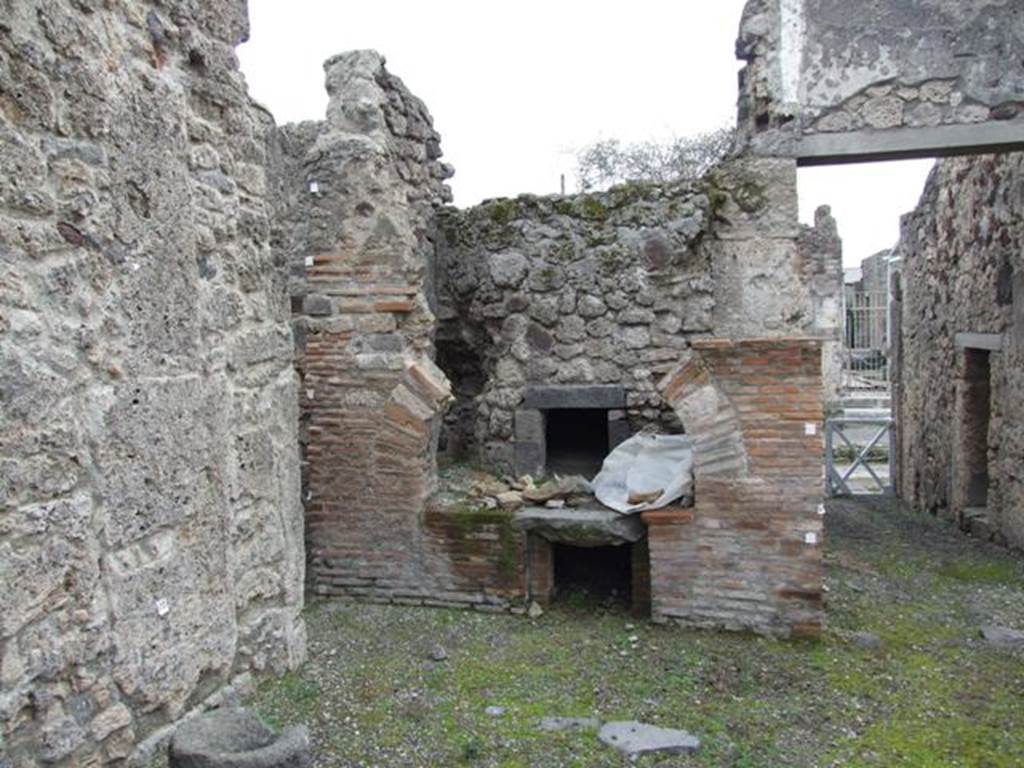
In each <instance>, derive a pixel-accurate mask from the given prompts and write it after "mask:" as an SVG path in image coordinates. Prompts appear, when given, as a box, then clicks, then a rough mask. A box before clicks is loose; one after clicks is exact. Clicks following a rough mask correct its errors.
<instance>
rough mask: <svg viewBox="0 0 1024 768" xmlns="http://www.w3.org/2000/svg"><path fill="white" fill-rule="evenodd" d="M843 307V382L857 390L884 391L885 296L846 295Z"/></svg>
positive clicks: (886, 370) (874, 293)
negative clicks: (855, 386) (844, 378)
mask: <svg viewBox="0 0 1024 768" xmlns="http://www.w3.org/2000/svg"><path fill="white" fill-rule="evenodd" d="M844 304H845V307H844V312H843V347H844V349H843V367H844V369H845V370H846V373H847V379H849V380H851V381H853V382H856V383H857V384H858V385H859V386H860V387H871V386H883V387H884V386H885V384H886V382H887V381H888V380H889V360H888V356H887V350H888V346H889V332H888V312H889V295H888V293H886V292H884V291H856V292H852V291H848V292H847V294H846V295H845V296H844Z"/></svg>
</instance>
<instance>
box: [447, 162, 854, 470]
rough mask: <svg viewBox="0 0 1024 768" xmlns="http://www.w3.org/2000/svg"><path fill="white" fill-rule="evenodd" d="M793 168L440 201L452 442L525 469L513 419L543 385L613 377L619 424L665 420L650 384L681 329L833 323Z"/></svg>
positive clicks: (681, 348) (702, 331)
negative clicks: (588, 190) (799, 212)
mask: <svg viewBox="0 0 1024 768" xmlns="http://www.w3.org/2000/svg"><path fill="white" fill-rule="evenodd" d="M794 182H795V179H794V176H793V167H792V164H791V163H787V162H784V161H759V162H749V161H736V162H733V163H729V164H727V165H725V166H722V167H721V168H719V169H717V170H716V171H714V172H713V173H712V174H711V175H709V176H708V177H707V178H705V179H701V180H699V181H693V182H681V183H677V184H669V185H657V184H628V185H624V186H620V187H616V188H613V189H611V190H609V191H608V192H601V193H593V194H583V195H576V196H568V197H535V196H529V195H524V196H521V197H519V198H516V199H502V200H493V201H488V202H485V203H483V204H481V205H479V206H477V207H474V208H471V209H468V210H455V209H446V210H445V211H444V212H443V215H442V217H441V220H440V224H439V227H440V230H441V235H442V237H441V239H440V241H439V243H440V248H439V252H438V259H437V269H436V272H437V275H436V278H435V283H436V286H437V296H438V298H437V302H438V318H439V323H440V326H439V334H438V354H439V358H438V359H439V363H440V364H441V366H442V367H444V368H445V369H446V371H447V372H448V374H449V378H451V379H452V381H453V385H454V388H455V391H456V395H457V396H458V402H457V404H456V406H455V408H454V409H453V411H452V412H451V414H450V415H449V420H448V426H449V435H448V437H449V440H450V441H451V442H452V443H453V445H454V447H455V448H459V449H463V452H464V453H465V454H466V455H467V458H470V459H472V460H475V461H479V462H481V463H483V464H484V465H486V466H488V467H490V468H492V469H493V470H495V471H498V472H506V473H511V472H513V471H520V470H523V469H524V468H527V467H526V466H525V465H524V464H523V463H522V462H521V461H518V460H517V459H516V444H517V442H518V441H521V440H522V439H523V435H522V434H520V435H518V436H517V419H518V420H519V421H522V420H523V418H524V416H523V411H522V408H523V407H524V406H523V403H524V400H527V401H528V400H529V399H530V398H529V397H528V396H527V393H528V391H529V390H530V389H531V388H532V387H540V386H546V385H551V384H554V385H616V386H619V387H622V389H623V390H624V392H625V407H624V409H623V410H624V412H625V413H624V417H625V420H626V421H627V422H628V432H627V434H628V433H629V432H637V431H640V430H641V429H644V428H647V427H653V428H655V429H659V430H663V431H679V430H680V429H681V427H682V426H684V425H680V424H679V421H678V419H677V418H676V416H675V413H674V412H673V410H672V409H671V407H670V406H669V405H668V404H667V403H665V401H664V400H663V398H662V397H661V395H660V394H659V392H658V390H657V383H658V381H659V380H660V379H661V378H662V377H663V376H664V375H665V374H666V373H667V372H668V371H670V370H672V369H673V368H674V367H675V366H676V364H677V363H678V362H679V360H680V358H681V357H682V356H683V354H684V352H685V351H686V350H687V349H688V348H689V345H690V339H692V338H695V337H703V336H712V335H717V336H730V335H731V336H738V337H743V336H776V337H777V336H784V335H805V334H810V333H812V332H813V333H815V334H819V335H820V334H825V333H827V334H829V335H831V336H834V335H835V325H836V321H837V318H838V290H839V282H838V279H835V280H832V279H831V278H833V277H835V275H833V274H832V272H833V271H834V270H833V269H832V267H833V266H834V264H833V263H832V262H833V261H834V257H835V255H836V254H837V253H838V238H837V237H836V236H835V231H834V230H835V227H834V222H833V223H832V224H831V230H829V226H830V225H829V221H830V220H828V219H827V216H825V217H824V218H822V219H821V221H820V222H819V228H818V229H811V228H804V229H801V228H799V227H798V225H797V224H796V214H795V210H794V208H793V201H795V197H796V193H795V186H794ZM830 289H831V293H830V294H829V296H830V299H831V303H830V304H828V303H827V302H826V301H825V299H824V298H823V297H824V296H825V295H826V293H829V290H830ZM833 315H834V316H833ZM521 431H522V428H521V424H520V432H521Z"/></svg>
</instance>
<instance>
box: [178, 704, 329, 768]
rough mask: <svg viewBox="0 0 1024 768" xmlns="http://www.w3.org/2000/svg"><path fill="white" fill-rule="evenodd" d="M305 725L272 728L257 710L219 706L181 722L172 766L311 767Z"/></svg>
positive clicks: (207, 767)
mask: <svg viewBox="0 0 1024 768" xmlns="http://www.w3.org/2000/svg"><path fill="white" fill-rule="evenodd" d="M311 763H312V759H311V756H310V751H309V732H308V731H307V730H306V728H305V727H303V726H299V727H297V728H289V729H287V730H285V731H283V732H281V733H280V734H276V733H274V732H273V731H271V730H270V729H269V728H268V727H267V726H266V725H265V724H264V723H263V721H262V720H260V718H259V717H258V716H257V715H256V713H255V712H253V711H252V710H249V709H242V708H227V709H216V710H213V711H212V712H207V713H205V714H203V715H199V716H198V717H194V718H192V719H191V720H188V721H186V722H184V723H182V724H181V725H180V726H179V727H178V730H177V731H176V732H175V734H174V738H173V739H172V740H171V748H170V766H171V768H308V766H309V765H311Z"/></svg>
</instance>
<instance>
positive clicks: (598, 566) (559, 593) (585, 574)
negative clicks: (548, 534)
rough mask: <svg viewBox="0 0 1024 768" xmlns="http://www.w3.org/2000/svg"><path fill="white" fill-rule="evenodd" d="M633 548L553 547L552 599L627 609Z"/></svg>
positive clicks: (630, 597) (622, 545) (629, 546)
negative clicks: (553, 594)
mask: <svg viewBox="0 0 1024 768" xmlns="http://www.w3.org/2000/svg"><path fill="white" fill-rule="evenodd" d="M634 546H635V545H632V544H620V545H618V546H609V547H574V546H572V545H570V544H555V545H553V549H554V561H555V563H554V565H555V568H554V571H555V584H554V587H555V589H554V593H555V597H556V598H557V599H559V600H582V601H585V602H588V603H590V602H595V603H600V604H608V605H610V604H617V605H620V606H622V607H625V608H629V607H630V605H631V601H632V592H633V557H632V550H633V547H634Z"/></svg>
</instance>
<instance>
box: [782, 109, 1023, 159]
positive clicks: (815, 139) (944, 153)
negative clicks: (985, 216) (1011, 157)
mask: <svg viewBox="0 0 1024 768" xmlns="http://www.w3.org/2000/svg"><path fill="white" fill-rule="evenodd" d="M1022 136H1024V128H1022V126H1021V123H1020V121H1013V122H1006V123H988V124H983V125H936V126H929V127H921V128H893V129H889V130H885V131H876V130H870V129H865V130H861V131H849V132H846V133H818V134H813V135H810V136H804V137H802V138H801V139H800V140H799V141H798V142H797V145H796V158H797V165H798V166H800V167H802V168H805V167H811V166H815V165H837V164H841V163H863V162H869V161H871V162H877V161H880V160H914V159H919V158H928V157H950V156H953V155H966V154H995V153H999V152H1016V151H1019V150H1021V149H1024V138H1022Z"/></svg>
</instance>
